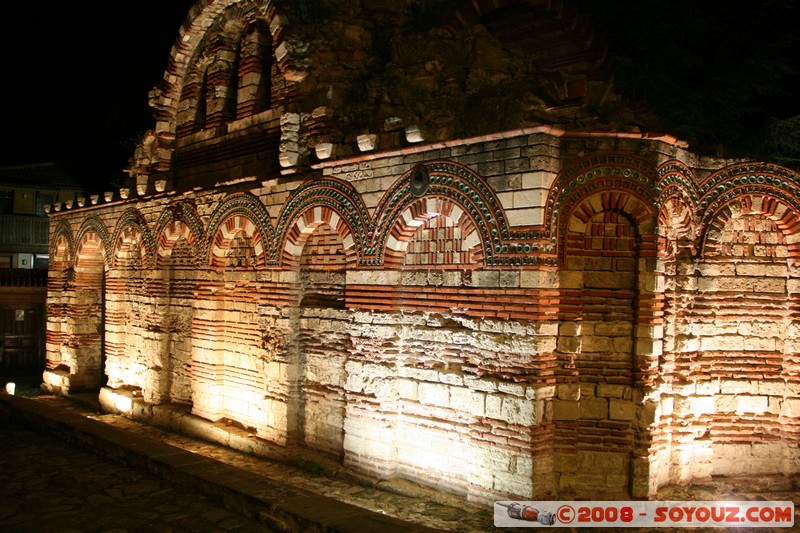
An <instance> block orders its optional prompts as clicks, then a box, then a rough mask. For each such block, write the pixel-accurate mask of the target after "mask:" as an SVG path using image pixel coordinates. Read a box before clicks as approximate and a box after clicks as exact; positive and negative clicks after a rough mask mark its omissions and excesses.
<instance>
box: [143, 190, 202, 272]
mask: <svg viewBox="0 0 800 533" xmlns="http://www.w3.org/2000/svg"><path fill="white" fill-rule="evenodd" d="M155 235H156V245H155V253H154V256H155V263H156V267H158V268H163V267H165V266H167V265H172V266H176V265H175V264H174V261H172V259H173V258H172V252H173V251H174V250H175V247H176V245H177V244H178V242H185V243H186V245H187V246H188V248H189V250H192V253H191V258H188V257H184V258H183V261H181V266H197V265H198V264H199V262H200V256H199V250H200V249H201V248H202V247H203V244H202V243H203V241H204V238H205V233H204V230H203V222H202V221H201V220H200V217H199V215H198V214H197V209H196V208H195V206H194V205H193V204H191V203H189V202H183V201H180V202H175V203H173V204H170V205H169V206H167V208H166V209H164V211H163V212H162V213H161V216H159V218H158V222H157V224H156V231H155Z"/></svg>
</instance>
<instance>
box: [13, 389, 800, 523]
mask: <svg viewBox="0 0 800 533" xmlns="http://www.w3.org/2000/svg"><path fill="white" fill-rule="evenodd" d="M18 392H19V393H21V394H22V395H30V396H38V395H37V394H36V391H35V388H32V389H30V390H26V388H25V385H24V384H22V385H21V387H20V388H19V389H18ZM32 399H33V400H34V401H35V404H36V405H37V406H38V407H37V409H44V410H45V411H44V412H46V413H49V416H50V417H52V419H54V420H59V422H58V423H59V425H60V426H63V431H56V432H54V431H53V429H52V427H51V428H50V429H47V428H45V427H38V426H35V425H31V424H23V423H20V422H18V421H15V420H13V419H12V420H8V421H6V420H4V421H3V423H2V424H0V450H2V453H0V531H3V532H4V533H5V532H12V533H16V532H19V533H23V532H25V533H28V532H39V531H41V532H47V533H51V532H64V533H66V532H70V533H73V532H74V533H89V532H114V533H123V532H139V531H157V532H176V533H177V532H192V531H198V532H205V531H210V532H215V531H231V532H246V531H254V532H255V531H354V532H359V533H360V532H361V531H364V532H365V533H366V532H373V531H386V530H387V529H386V527H387V524H383V525H380V524H378V523H377V522H375V523H370V522H369V520H370V519H369V517H368V516H367V517H366V518H367V520H366V521H365V520H364V517H363V516H362V517H357V516H355V515H353V514H352V511H351V510H348V511H346V512H347V513H351V514H349V515H348V514H345V515H344V516H345V520H344V524H346V525H345V526H344V527H343V526H342V525H341V524H342V523H343V522H342V519H341V517H342V511H341V508H342V507H348V506H349V507H350V508H351V509H356V508H357V509H361V510H365V511H366V512H367V513H373V516H375V515H376V514H377V515H381V516H386V517H387V518H389V517H393V519H396V520H399V521H400V522H396V523H394V524H391V527H392V528H394V529H391V531H408V532H412V531H433V530H439V531H459V532H472V533H480V532H484V531H519V529H510V528H503V529H499V528H495V527H494V525H493V519H492V515H491V512H490V511H491V509H490V508H487V507H486V506H476V505H470V504H467V503H466V502H464V501H463V500H461V499H459V498H457V497H455V496H452V495H447V494H438V495H435V494H433V493H431V492H430V491H429V492H419V490H422V489H421V488H415V487H414V486H413V485H410V484H409V485H403V484H402V483H401V484H397V485H393V486H390V485H387V484H384V485H379V486H378V485H376V486H366V485H363V484H358V483H352V482H348V481H347V480H345V479H339V478H332V477H329V476H325V475H320V474H319V473H317V472H311V471H309V469H307V468H306V469H304V468H299V467H298V466H297V465H291V464H287V463H284V462H280V461H274V460H269V459H266V458H261V457H256V456H253V455H250V454H244V453H240V452H236V451H234V450H231V449H229V448H226V447H224V446H220V445H217V444H214V443H210V442H205V441H202V440H199V439H196V438H192V437H189V436H186V435H181V434H177V433H174V432H170V431H165V430H163V429H160V428H157V427H153V426H149V425H145V424H141V423H138V422H135V421H133V420H130V419H128V418H125V417H122V416H119V415H113V414H101V413H98V412H95V411H92V410H91V409H89V408H88V407H87V406H85V405H83V404H81V403H76V402H75V401H70V400H68V399H66V398H63V397H56V396H48V395H41V396H38V397H35V398H32ZM0 400H2V398H0ZM20 405H21V406H23V407H24V404H20ZM0 407H2V404H0ZM26 408H27V407H26ZM81 419H82V420H84V422H85V423H87V424H88V423H91V424H90V425H91V426H93V427H95V429H94V430H93V431H95V432H96V433H97V434H104V433H105V434H107V435H108V438H109V439H110V440H109V441H108V442H116V443H117V444H114V447H115V449H117V451H112V452H111V454H110V455H111V456H115V457H114V458H111V457H110V456H108V457H107V455H108V454H109V450H110V449H113V448H109V447H108V446H107V445H103V446H102V447H103V448H104V450H103V451H101V450H100V448H98V449H97V450H95V449H93V448H92V447H91V446H87V444H86V441H85V439H84V440H83V442H78V440H79V439H81V437H80V435H81V434H82V433H81V432H83V431H85V429H83V428H81V427H80V425H81V422H80V420H81ZM76 420H77V421H78V422H77V425H76ZM98 428H99V429H98ZM114 435H116V437H114ZM73 441H75V442H73ZM148 442H150V443H153V442H155V443H162V445H168V447H170V448H171V449H174V450H179V451H180V453H183V454H184V456H188V457H189V461H198V463H197V464H198V465H199V470H200V471H203V474H196V473H194V472H195V471H196V470H197V469H194V470H193V469H191V468H190V469H183V470H181V469H176V470H175V471H173V472H170V473H169V474H166V473H165V471H162V472H160V474H161V475H158V474H156V473H153V471H152V468H142V464H141V463H136V462H135V461H133V462H131V461H132V458H133V455H130V454H131V453H148V452H147V450H145V448H146V447H147V443H148ZM151 452H152V451H151ZM156 452H158V450H157V449H156ZM186 452H189V453H188V454H187V453H186ZM158 453H161V454H162V456H163V453H164V452H163V451H161V452H158ZM151 457H152V456H151ZM155 457H158V455H156V456H155ZM191 458H197V459H191ZM206 458H208V459H211V460H213V462H214V463H215V464H217V462H218V464H221V465H224V466H225V469H220V470H218V471H217V470H216V468H215V467H213V466H212V467H210V468H209V467H208V466H204V465H206V464H207V463H201V462H199V461H201V460H205V459H206ZM151 461H152V459H151ZM186 461H187V460H186V458H184V459H182V460H181V461H175V460H173V461H172V462H173V463H175V464H177V463H179V462H182V463H184V464H185V463H186ZM167 462H169V461H167ZM128 463H131V464H128ZM236 472H242V473H246V474H247V475H248V476H250V477H248V478H246V479H247V486H248V487H250V488H252V487H253V486H254V485H256V486H257V490H258V491H261V492H260V494H264V495H266V496H265V497H266V498H267V499H271V500H272V501H278V502H284V501H285V500H291V499H292V498H294V499H297V500H298V501H299V503H300V507H301V508H304V509H307V513H308V516H311V518H312V521H311V522H310V523H311V524H318V525H311V526H309V525H308V523H309V522H305V524H306V525H302V524H303V522H302V520H301V522H292V520H289V522H288V525H287V524H283V523H281V524H280V525H279V527H276V528H272V529H270V527H271V526H270V525H269V524H272V522H270V521H269V520H264V519H263V518H264V516H263V515H261V514H254V513H253V512H252V510H250V511H251V512H241V509H237V504H233V505H231V502H233V501H235V496H237V494H236V492H235V489H234V490H231V489H230V488H228V487H231V486H235V482H231V479H232V478H234V477H236ZM198 475H199V477H195V476H198ZM200 478H202V479H203V482H209V483H211V484H217V485H216V486H218V487H221V488H220V492H218V494H217V495H216V497H209V496H208V494H207V493H206V492H203V491H202V490H200V488H199V485H198V486H196V487H195V486H193V485H191V484H192V483H197V481H198V480H200ZM215 479H218V480H219V481H215ZM230 483H233V485H231V484H230ZM187 486H188V487H193V488H197V490H191V489H189V490H187V489H186V488H185V487H187ZM292 490H294V491H300V492H298V494H299V496H292V495H291V494H290V491H292ZM230 496H233V497H234V498H231V497H230ZM657 499H658V500H660V501H668V500H682V501H712V500H751V501H764V500H774V501H793V502H795V524H798V523H800V507H798V506H797V502H798V501H800V490H798V486H797V480H796V479H794V478H791V477H782V476H777V477H776V476H772V477H770V476H766V477H764V478H763V479H762V478H750V479H747V480H745V479H741V478H739V479H735V478H731V479H727V480H725V479H720V480H717V481H716V482H714V483H708V484H696V485H693V486H686V487H679V486H669V487H664V488H663V489H662V490H661V491H660V492H659V494H658V498H657ZM278 506H283V503H278ZM286 508H287V509H289V507H286ZM289 512H290V513H291V512H296V511H291V509H290V510H289ZM301 514H302V513H301ZM302 518H305V517H302ZM265 524H268V525H265ZM292 524H294V525H292ZM298 524H300V525H298ZM337 524H338V525H337ZM398 526H399V527H398ZM571 530H572V531H578V532H584V531H586V532H589V531H612V530H611V529H607V528H606V529H601V528H572V529H571ZM726 530H727V531H736V532H744V531H755V532H757V533H766V532H770V531H771V532H775V533H780V532H786V531H790V530H792V529H786V528H760V529H758V528H741V527H740V528H695V529H692V531H708V532H719V531H726ZM795 530H796V528H795ZM616 531H622V532H626V533H644V532H645V531H647V529H646V528H624V529H617V530H616ZM659 531H663V532H664V533H667V532H683V531H689V530H688V529H672V528H660V529H659Z"/></svg>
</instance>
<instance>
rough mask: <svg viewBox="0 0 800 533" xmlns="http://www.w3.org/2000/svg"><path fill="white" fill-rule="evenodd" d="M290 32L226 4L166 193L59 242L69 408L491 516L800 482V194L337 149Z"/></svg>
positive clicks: (176, 96)
mask: <svg viewBox="0 0 800 533" xmlns="http://www.w3.org/2000/svg"><path fill="white" fill-rule="evenodd" d="M248 6H250V8H252V9H250V8H248ZM248 9H250V10H248ZM248 17H254V18H255V22H253V20H251V18H248ZM231 20H235V21H236V24H233V23H232V22H231ZM225 21H227V25H226V24H225ZM287 21H288V19H287V18H286V16H284V15H282V14H281V13H280V12H279V10H277V8H276V7H275V6H274V5H272V4H270V3H266V4H262V3H259V2H240V3H236V2H200V3H198V5H197V6H195V8H194V9H193V12H192V13H191V14H190V17H189V18H188V19H187V23H186V25H185V26H184V28H183V30H182V38H181V39H179V42H181V43H183V45H182V46H183V47H181V46H178V45H176V49H175V50H173V57H172V62H171V67H170V68H171V70H169V71H168V74H167V76H166V79H167V81H168V83H166V85H165V87H163V88H161V89H160V92H159V93H158V94H154V99H155V102H154V107H155V108H156V128H155V130H154V131H153V132H151V134H150V136H149V137H147V138H146V139H145V141H143V144H142V146H141V147H140V150H139V152H138V153H137V157H138V159H137V163H136V165H135V167H134V168H133V169H132V171H133V175H134V177H135V181H136V189H137V190H136V191H127V190H126V191H124V192H125V193H126V194H125V196H126V198H119V199H115V198H113V197H112V198H111V199H110V200H109V201H105V202H102V201H98V202H96V203H95V204H94V205H86V206H84V207H81V208H75V209H71V210H62V211H59V212H58V213H54V214H53V215H51V265H52V266H51V271H50V280H49V296H48V336H47V355H48V367H47V370H46V371H45V375H44V379H45V383H46V385H47V386H48V387H49V388H51V389H52V390H57V391H61V392H64V393H67V394H68V393H70V392H74V391H77V390H97V389H99V388H100V387H105V390H110V391H117V392H120V393H122V392H126V393H128V394H131V395H133V396H135V397H140V398H141V399H142V401H143V402H144V403H145V404H146V405H153V406H156V405H160V404H166V403H171V404H180V405H184V406H186V407H187V408H188V409H190V410H191V412H192V413H193V414H195V415H197V416H199V417H202V418H204V419H208V420H212V421H218V420H229V421H232V422H235V423H237V424H239V425H242V426H245V427H248V428H252V431H253V432H254V433H255V434H256V435H257V436H258V437H260V438H263V439H267V440H269V441H273V442H277V443H280V444H285V445H287V446H307V447H310V448H312V449H315V450H319V451H321V452H324V453H327V454H330V455H331V456H333V457H336V458H338V459H339V460H341V461H342V462H343V463H344V465H346V466H347V467H349V468H352V469H354V470H356V471H359V472H363V473H367V474H370V475H374V476H376V477H391V476H400V477H404V478H408V479H412V480H416V481H419V482H421V483H424V484H428V485H431V486H434V487H438V488H441V489H444V490H447V491H451V492H456V493H459V494H463V495H465V496H467V497H468V498H469V499H471V500H474V501H491V500H494V499H498V498H510V497H513V498H529V499H544V498H548V499H568V498H599V497H602V498H603V499H609V498H628V497H648V496H651V495H653V494H654V493H655V491H656V489H657V488H658V487H659V486H662V485H664V484H667V483H673V482H688V481H692V480H700V479H707V478H708V477H710V476H723V475H738V474H787V475H788V474H797V473H798V471H800V452H798V441H799V440H800V379H799V378H798V370H800V366H799V364H800V357H798V346H797V345H796V341H795V340H794V339H795V338H796V337H797V332H798V331H797V330H798V325H797V316H798V312H797V299H798V294H800V271H798V265H797V262H798V244H797V243H798V231H799V230H800V219H799V218H798V213H800V201H799V200H798V197H799V196H800V177H799V176H797V175H796V174H795V173H793V172H791V171H789V170H787V169H784V168H781V167H777V166H775V165H770V164H767V163H755V162H754V163H749V162H718V161H708V160H704V159H702V158H699V157H697V156H696V155H694V154H692V153H691V152H689V151H688V150H687V149H686V148H685V147H683V146H682V145H681V143H679V142H677V141H675V140H674V139H672V138H670V137H668V136H663V137H648V136H646V135H641V134H633V133H630V134H628V133H602V134H601V133H591V132H587V131H569V130H566V129H562V128H558V127H552V126H539V127H526V128H519V129H515V130H509V131H504V132H499V133H487V134H484V135H481V136H477V137H469V138H449V139H447V138H444V139H439V138H436V139H434V140H432V141H425V140H420V139H417V138H416V137H414V135H416V134H417V132H418V131H419V130H416V129H414V128H407V129H406V130H405V131H412V132H414V134H413V135H412V136H411V137H407V138H406V141H405V142H399V144H398V143H397V142H396V143H395V144H394V145H392V144H391V142H392V139H394V140H395V141H396V140H397V138H396V137H391V136H389V137H391V138H390V139H389V140H387V137H386V135H384V134H383V133H376V134H375V135H374V136H373V137H374V138H372V137H368V138H364V136H363V134H360V135H355V134H353V135H350V134H348V133H347V132H346V131H345V130H344V129H343V130H341V131H339V132H338V133H337V132H336V131H335V130H332V129H330V128H329V129H323V130H321V131H323V133H324V135H323V134H320V133H319V131H317V130H315V129H314V127H311V126H313V124H314V121H313V119H314V118H315V117H316V118H320V117H325V116H335V115H336V111H335V109H334V110H333V111H331V110H328V111H325V112H322V111H319V112H317V113H316V115H315V114H314V113H305V112H304V111H303V109H301V108H298V107H296V105H295V104H293V103H292V102H293V98H294V97H293V96H292V95H294V94H301V93H302V88H303V87H304V85H303V84H304V83H306V81H307V80H306V74H304V70H303V69H304V68H306V67H305V66H304V65H307V64H311V65H313V57H312V58H311V59H308V58H307V57H299V56H298V55H295V56H294V57H293V56H292V54H291V53H290V52H291V50H292V49H293V46H294V49H297V46H296V44H293V41H292V40H291V32H289V30H288V29H287V28H289V27H290V26H289V25H288V22H287ZM232 25H233V26H235V27H233V28H232ZM215 28H216V29H215ZM237 28H238V29H237ZM239 30H241V31H242V32H243V33H242V34H243V35H245V36H246V38H245V39H244V40H243V41H241V44H235V45H231V44H230V43H231V42H234V41H235V39H234V41H231V39H233V37H232V36H235V35H239V34H238V33H236V32H237V31H239ZM215 31H219V33H214V32H215ZM270 36H271V41H272V49H274V50H275V55H274V59H275V61H274V62H270V61H267V60H266V59H263V60H262V59H257V58H262V57H266V56H268V55H269V54H267V55H266V56H265V55H264V54H263V49H264V48H265V47H267V48H269V47H268V46H267V44H268V43H269V41H270ZM223 37H224V38H223ZM236 42H237V43H238V42H239V41H236ZM231 50H233V51H237V50H238V51H239V53H243V54H245V55H244V56H242V58H241V59H239V60H234V59H233V56H231V54H230V53H228V52H230V51H231ZM287 50H288V52H287ZM247 54H250V55H247ZM233 55H234V56H235V54H233ZM226 58H227V59H226ZM247 58H249V59H247ZM225 61H227V63H226V62H225ZM226 65H227V67H226ZM231 65H236V67H235V70H233V71H232V70H231V69H232V68H234V67H232V66H231ZM201 67H203V68H206V69H207V70H205V71H203V70H202V69H201ZM266 68H270V69H271V74H270V77H271V78H272V79H271V81H270V82H269V83H262V81H263V80H261V76H264V75H265V74H264V73H265V70H264V69H266ZM311 70H313V69H310V70H309V72H311ZM231 72H238V73H239V74H238V79H239V80H240V81H239V82H238V92H237V95H238V96H237V100H236V102H238V103H237V104H236V105H235V106H234V105H232V103H231V102H232V101H227V100H225V98H226V96H225V95H228V94H230V92H226V91H224V90H221V89H220V90H218V89H214V87H213V83H216V82H213V80H215V79H218V80H223V81H221V82H219V83H221V84H222V85H224V84H225V83H229V82H228V81H224V80H230V79H236V76H233V75H231V74H230V73H231ZM226 73H227V74H226ZM314 75H316V74H312V76H314ZM203 80H205V81H203ZM209 80H211V81H209ZM304 80H305V81H304ZM212 82H213V83H212ZM268 90H269V91H271V92H272V93H273V95H272V98H271V100H270V101H268V102H267V104H264V103H263V102H264V101H265V100H264V98H266V96H265V94H266V91H268ZM199 95H203V99H204V100H203V103H202V105H200V104H199V103H198V102H199V100H198V98H199ZM219 98H221V99H222V101H216V100H215V99H219ZM258 102H261V103H258ZM313 105H316V102H315V103H314V104H313ZM290 108H291V109H290ZM315 109H317V108H315ZM295 126H296V127H295ZM331 132H333V133H331ZM320 135H323V136H322V137H321V136H320ZM375 139H377V147H376V145H375V144H372V141H374V140H375ZM322 141H331V142H330V143H328V142H322ZM333 141H335V142H333ZM368 141H369V142H368ZM312 145H316V146H317V147H321V148H320V149H315V148H313V146H312ZM314 150H316V151H314ZM348 150H349V152H348ZM312 151H314V155H312ZM337 153H338V154H340V155H339V156H336V155H331V154H337ZM342 154H343V155H342Z"/></svg>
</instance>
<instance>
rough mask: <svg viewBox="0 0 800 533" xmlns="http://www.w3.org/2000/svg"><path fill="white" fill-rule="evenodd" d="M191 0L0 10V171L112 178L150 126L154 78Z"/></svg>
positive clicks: (21, 5)
mask: <svg viewBox="0 0 800 533" xmlns="http://www.w3.org/2000/svg"><path fill="white" fill-rule="evenodd" d="M194 2H195V0H137V1H133V2H102V3H101V2H64V1H51V0H46V1H44V2H30V1H24V2H11V3H8V4H7V5H4V7H3V22H4V29H3V32H0V40H1V41H0V42H1V43H2V50H3V62H2V83H0V87H2V88H1V89H0V91H1V92H0V95H2V102H3V104H4V113H3V117H2V122H3V124H4V125H5V128H4V129H5V132H4V135H3V141H2V144H0V146H2V148H1V149H0V165H3V166H9V165H21V164H29V163H40V162H46V161H56V162H62V163H68V164H73V165H77V166H79V167H80V168H83V169H86V170H87V172H86V176H85V177H86V178H89V179H90V180H91V181H92V182H94V183H97V184H99V185H100V186H101V187H102V186H106V185H108V184H109V183H110V182H112V181H113V180H118V179H119V178H120V177H121V176H124V174H122V172H121V171H122V169H123V168H124V167H125V166H126V163H127V160H128V158H129V157H130V155H131V154H132V152H133V146H134V141H133V139H135V138H136V137H137V135H140V134H141V132H143V131H145V130H147V129H149V128H151V127H152V126H153V119H152V112H151V108H150V107H149V105H148V103H147V93H148V92H149V91H150V90H151V89H152V88H153V87H155V86H156V85H158V84H159V83H160V81H161V79H162V78H163V74H164V70H165V69H166V65H167V61H168V58H169V53H170V50H171V48H172V45H173V43H174V42H175V40H176V39H177V37H178V30H179V29H180V26H181V24H182V23H183V21H184V19H185V17H186V14H187V13H188V12H189V9H190V7H191V6H192V5H193V4H194Z"/></svg>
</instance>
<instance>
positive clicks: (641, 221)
mask: <svg viewBox="0 0 800 533" xmlns="http://www.w3.org/2000/svg"><path fill="white" fill-rule="evenodd" d="M598 215H599V216H602V217H604V220H603V221H604V223H608V224H616V223H617V221H618V219H619V217H623V218H624V219H626V220H627V221H629V223H630V224H631V227H632V228H633V231H634V232H635V235H633V236H632V237H633V238H634V239H635V241H636V247H637V253H638V252H639V250H641V251H644V250H642V247H643V246H644V245H645V242H652V241H653V240H654V238H655V235H654V230H655V224H654V220H655V213H654V212H653V208H652V207H651V206H650V205H649V204H648V203H647V202H646V201H644V200H643V199H642V198H639V197H637V196H634V195H633V194H630V193H629V192H627V191H625V190H608V191H605V192H599V193H595V194H593V195H591V196H589V197H588V198H585V199H583V201H582V202H580V203H578V204H577V205H575V207H574V208H573V209H572V210H571V211H569V212H567V213H564V215H563V217H564V219H565V220H564V221H563V222H562V223H561V224H560V225H561V226H562V227H563V229H562V230H561V231H560V232H559V234H560V239H559V241H560V242H559V249H558V257H559V263H560V264H561V265H562V266H564V265H565V264H566V258H567V256H568V254H569V249H570V242H571V241H573V240H574V239H576V238H579V237H577V236H579V235H586V237H585V238H586V239H592V241H593V242H592V243H591V244H590V246H591V247H592V249H596V248H597V246H600V248H599V249H598V250H603V249H604V248H603V247H604V246H605V243H604V242H603V241H608V242H610V240H609V239H607V237H609V236H608V235H605V234H603V235H591V233H590V232H591V228H590V227H589V226H590V225H591V224H593V223H594V222H595V221H596V220H597V217H598ZM587 232H588V233H587ZM611 237H614V238H616V236H611ZM645 249H647V247H646V246H645ZM607 251H610V252H612V250H607Z"/></svg>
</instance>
